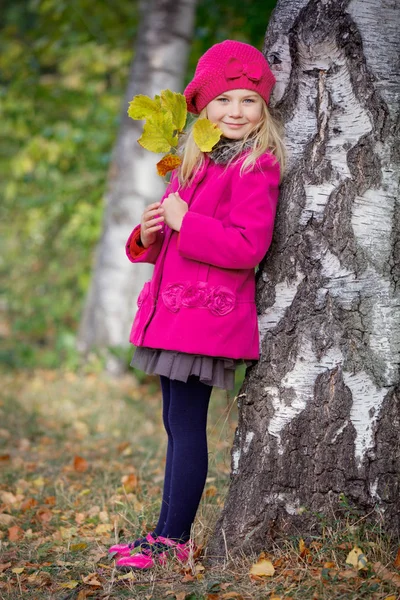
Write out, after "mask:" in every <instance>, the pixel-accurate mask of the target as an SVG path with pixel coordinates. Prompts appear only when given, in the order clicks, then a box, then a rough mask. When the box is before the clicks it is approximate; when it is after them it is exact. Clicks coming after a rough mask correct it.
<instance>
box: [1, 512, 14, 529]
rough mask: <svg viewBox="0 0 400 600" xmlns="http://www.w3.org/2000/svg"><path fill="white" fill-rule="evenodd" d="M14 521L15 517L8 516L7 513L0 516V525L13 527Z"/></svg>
mask: <svg viewBox="0 0 400 600" xmlns="http://www.w3.org/2000/svg"><path fill="white" fill-rule="evenodd" d="M14 521H15V517H13V516H12V515H7V514H6V513H2V514H1V515H0V525H6V526H7V525H11V523H14Z"/></svg>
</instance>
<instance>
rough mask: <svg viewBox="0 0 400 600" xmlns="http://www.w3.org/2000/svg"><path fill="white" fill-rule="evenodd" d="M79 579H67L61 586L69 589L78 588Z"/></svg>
mask: <svg viewBox="0 0 400 600" xmlns="http://www.w3.org/2000/svg"><path fill="white" fill-rule="evenodd" d="M79 583H80V582H79V581H75V580H74V579H71V581H66V582H65V583H60V587H61V588H66V589H67V590H73V589H74V588H76V586H77V585H79Z"/></svg>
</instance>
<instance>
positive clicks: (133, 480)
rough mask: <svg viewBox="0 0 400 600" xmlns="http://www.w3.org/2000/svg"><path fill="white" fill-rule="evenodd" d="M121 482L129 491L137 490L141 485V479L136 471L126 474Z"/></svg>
mask: <svg viewBox="0 0 400 600" xmlns="http://www.w3.org/2000/svg"><path fill="white" fill-rule="evenodd" d="M121 482H122V485H123V486H124V488H125V491H126V492H127V493H129V492H135V491H136V490H137V488H138V486H139V479H138V477H137V475H135V474H134V473H130V474H129V475H124V476H123V477H122V479H121Z"/></svg>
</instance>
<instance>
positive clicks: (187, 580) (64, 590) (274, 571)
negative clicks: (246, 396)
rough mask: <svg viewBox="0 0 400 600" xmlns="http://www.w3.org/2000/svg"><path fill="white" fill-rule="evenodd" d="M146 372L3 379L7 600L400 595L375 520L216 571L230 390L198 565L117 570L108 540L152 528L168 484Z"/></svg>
mask: <svg viewBox="0 0 400 600" xmlns="http://www.w3.org/2000/svg"><path fill="white" fill-rule="evenodd" d="M138 375H139V374H136V376H135V374H133V373H129V374H126V375H124V376H122V377H118V378H116V377H111V376H108V375H106V374H104V373H86V374H85V373H79V374H77V373H76V372H64V371H43V370H35V371H12V372H8V373H3V374H2V385H1V391H0V444H1V446H0V469H1V470H0V477H1V479H0V598H1V599H7V600H8V599H14V598H15V599H16V598H29V599H31V598H32V599H35V598H43V599H57V600H59V599H60V600H61V599H62V600H67V599H68V600H72V599H76V600H83V599H84V598H88V597H90V598H98V599H103V600H105V599H110V600H111V599H119V598H121V599H125V598H126V599H128V598H129V599H136V598H138V599H146V600H156V599H157V600H158V599H164V598H165V599H170V600H172V599H176V600H195V599H199V600H200V599H204V600H218V599H224V600H229V599H230V598H231V599H232V600H233V599H236V600H238V599H239V600H240V599H243V600H244V599H253V598H254V599H264V598H265V599H269V600H273V599H275V600H279V599H281V600H283V599H285V600H286V599H289V598H293V599H305V600H320V599H328V600H330V599H343V600H348V599H358V598H360V599H364V598H371V599H376V600H384V599H385V600H398V598H400V552H399V553H397V554H396V552H397V546H396V544H393V540H389V539H388V538H387V536H385V535H384V534H383V533H382V532H381V531H380V528H379V523H376V524H367V520H365V519H364V518H363V517H360V516H359V515H354V514H352V513H351V512H350V511H349V512H348V513H347V514H346V511H344V515H345V516H344V517H343V516H342V518H341V520H340V521H337V520H334V521H333V522H330V523H328V522H326V523H325V524H324V527H323V531H324V534H323V536H321V537H320V538H316V537H313V538H310V539H307V540H301V539H295V538H290V539H286V540H279V541H277V545H276V549H275V550H274V552H272V553H269V554H266V555H265V556H261V557H260V556H250V557H240V558H238V557H230V556H227V557H226V560H225V561H224V564H221V565H220V566H218V567H211V566H209V565H208V563H207V539H208V538H209V536H210V535H211V534H212V529H213V526H214V524H215V522H216V519H217V516H218V513H219V511H220V509H221V507H222V505H223V502H224V495H225V494H226V492H227V489H228V484H229V471H230V452H229V451H230V446H231V443H232V439H233V434H234V430H235V427H236V402H235V399H234V395H233V394H231V395H227V394H226V392H222V391H218V390H215V391H214V392H213V396H212V401H211V409H210V418H209V452H210V469H209V476H208V479H207V483H206V489H205V493H204V496H203V500H202V503H201V506H200V509H199V513H198V518H197V520H196V523H195V527H194V532H193V535H194V538H195V541H196V544H197V547H198V549H197V551H196V554H195V556H194V557H193V560H192V561H191V562H190V564H188V565H187V566H186V567H185V568H184V567H182V566H181V565H179V564H177V563H176V562H174V561H170V562H169V563H168V565H167V566H166V567H163V568H162V567H157V568H156V569H155V570H154V571H148V572H144V573H129V574H125V575H124V574H121V573H119V572H118V571H116V570H115V568H114V563H113V561H112V560H110V559H109V558H108V556H107V548H108V546H110V545H111V544H113V543H115V541H116V540H120V539H129V538H132V536H136V535H137V534H140V533H141V532H146V531H149V530H151V528H152V526H154V523H155V521H156V518H157V511H158V508H159V501H160V496H161V489H162V481H163V466H164V452H165V434H164V432H163V428H162V422H161V410H160V408H161V394H160V390H159V386H158V381H157V379H155V378H146V377H145V378H143V377H140V376H138ZM354 548H360V550H354ZM361 552H362V555H361V556H360V553H361ZM351 553H352V554H351ZM354 557H355V558H354ZM352 558H353V564H351V561H352ZM346 560H347V562H346ZM255 563H257V568H258V569H259V571H258V573H257V572H256V568H255V567H254V564H255Z"/></svg>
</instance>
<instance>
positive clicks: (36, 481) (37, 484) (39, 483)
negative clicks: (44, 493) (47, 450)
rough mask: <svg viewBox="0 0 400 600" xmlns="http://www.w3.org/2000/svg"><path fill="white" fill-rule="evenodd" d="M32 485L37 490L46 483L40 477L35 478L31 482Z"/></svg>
mask: <svg viewBox="0 0 400 600" xmlns="http://www.w3.org/2000/svg"><path fill="white" fill-rule="evenodd" d="M32 484H33V485H34V486H35V487H37V488H42V487H44V486H45V484H46V482H45V480H44V478H43V477H42V476H41V475H40V477H36V479H34V480H33V481H32Z"/></svg>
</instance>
